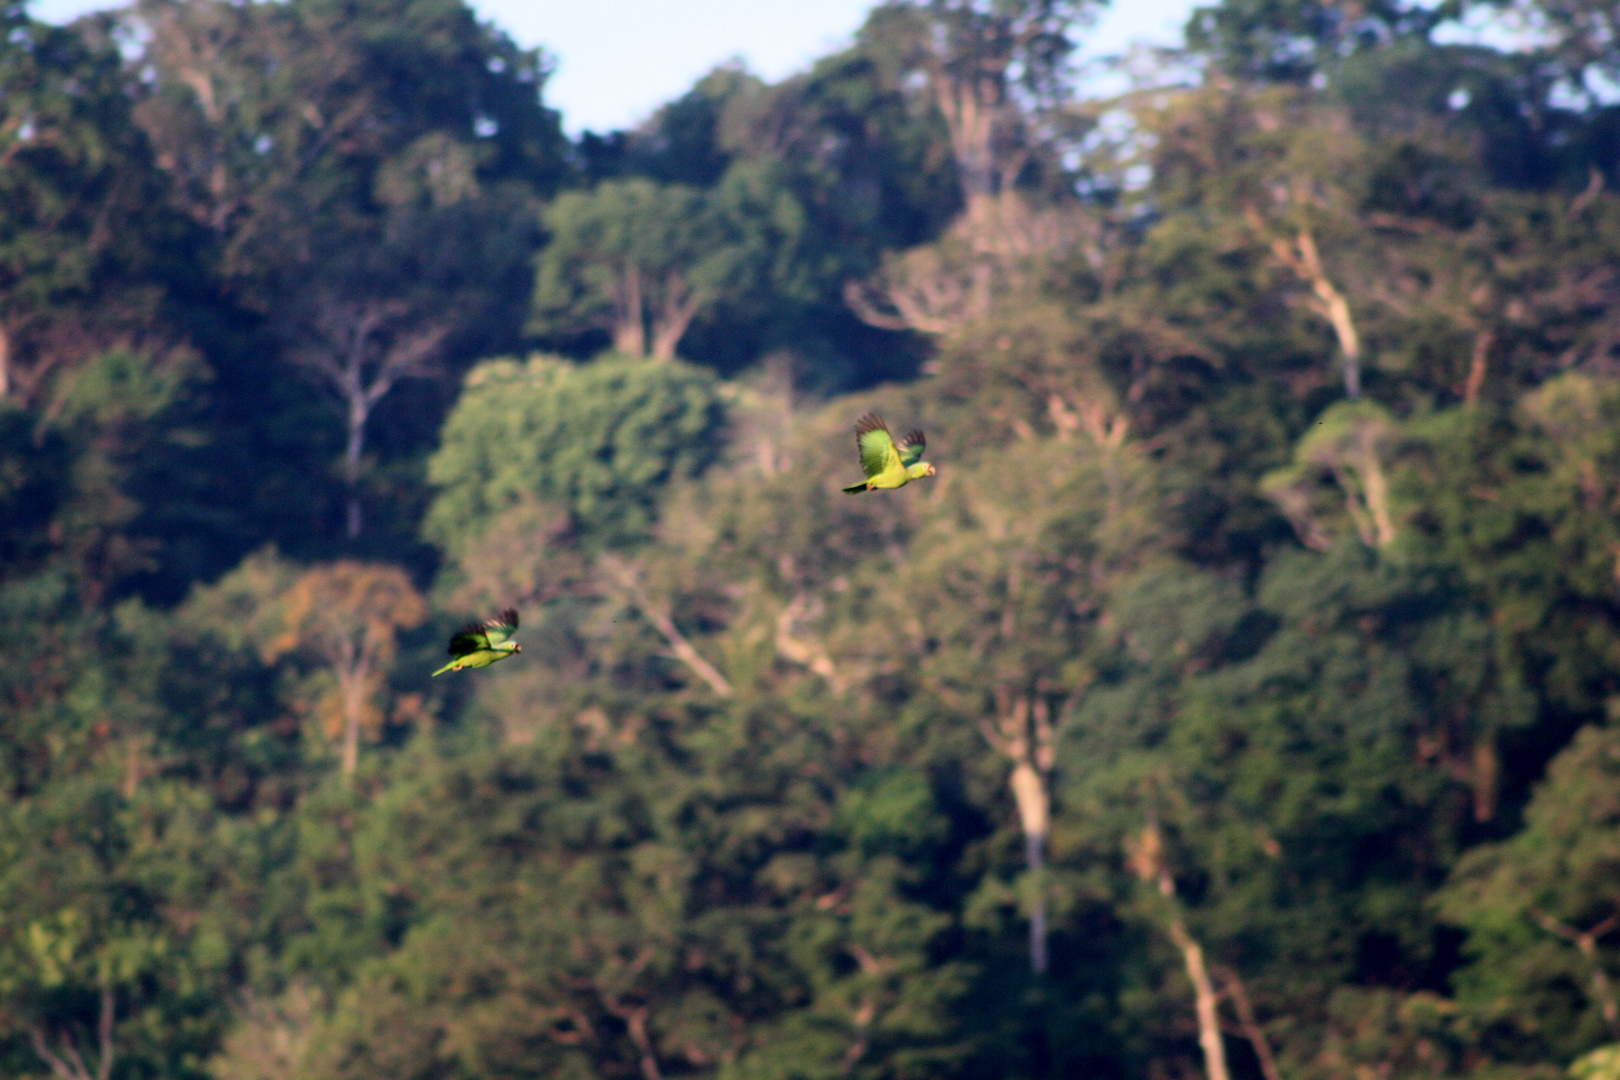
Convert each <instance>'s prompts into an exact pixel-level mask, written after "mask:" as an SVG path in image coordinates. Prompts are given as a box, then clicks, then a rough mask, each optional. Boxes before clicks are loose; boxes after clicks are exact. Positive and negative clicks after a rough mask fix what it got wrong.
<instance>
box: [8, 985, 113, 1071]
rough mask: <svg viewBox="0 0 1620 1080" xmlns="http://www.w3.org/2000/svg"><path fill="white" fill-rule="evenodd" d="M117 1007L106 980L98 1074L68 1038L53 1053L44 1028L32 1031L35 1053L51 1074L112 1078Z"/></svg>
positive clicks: (98, 1033) (98, 1024)
mask: <svg viewBox="0 0 1620 1080" xmlns="http://www.w3.org/2000/svg"><path fill="white" fill-rule="evenodd" d="M113 1005H114V1002H113V989H112V986H111V985H110V984H109V983H108V982H107V981H106V980H105V978H104V979H103V981H102V985H101V1011H100V1015H99V1016H98V1017H97V1019H96V1041H97V1042H98V1043H99V1044H100V1046H99V1047H98V1049H99V1051H100V1055H99V1057H98V1058H97V1060H96V1067H95V1069H94V1070H92V1069H91V1068H90V1066H89V1064H88V1063H87V1062H86V1061H85V1060H84V1055H83V1054H81V1053H79V1049H78V1047H76V1046H74V1045H73V1040H72V1039H70V1038H69V1037H68V1036H66V1035H64V1036H62V1037H61V1038H60V1039H59V1040H58V1046H57V1047H56V1048H55V1049H53V1048H52V1047H51V1045H50V1042H49V1040H48V1039H47V1038H46V1037H45V1032H44V1030H43V1029H42V1028H40V1027H38V1026H33V1027H30V1028H29V1029H28V1038H29V1041H30V1042H31V1043H32V1044H33V1047H34V1053H36V1054H38V1055H39V1056H40V1058H41V1059H43V1060H44V1062H45V1064H46V1065H48V1066H49V1067H50V1070H51V1074H52V1075H53V1076H55V1077H57V1078H58V1080H108V1078H109V1077H110V1076H112V1067H113V1058H114V1053H113Z"/></svg>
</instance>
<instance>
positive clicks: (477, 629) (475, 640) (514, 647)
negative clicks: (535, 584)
mask: <svg viewBox="0 0 1620 1080" xmlns="http://www.w3.org/2000/svg"><path fill="white" fill-rule="evenodd" d="M517 628H518V613H517V609H516V608H507V609H506V610H505V611H503V612H501V613H500V614H499V615H497V616H495V618H493V619H485V620H484V621H483V622H470V623H468V624H467V625H466V626H463V627H462V628H461V629H460V630H457V631H456V636H455V637H453V638H451V639H450V655H451V656H452V657H454V659H452V660H451V661H450V662H449V663H448V664H446V665H444V667H442V668H440V669H439V670H438V671H435V672H434V673H433V674H434V675H443V674H444V673H445V672H447V671H460V670H461V669H462V668H479V667H489V665H491V664H493V663H494V662H495V661H497V660H505V659H506V658H507V657H508V656H511V655H512V654H513V653H520V652H522V651H523V646H521V645H519V644H518V643H517V642H515V641H513V640H511V638H512V635H513V634H514V633H515V632H516V631H517Z"/></svg>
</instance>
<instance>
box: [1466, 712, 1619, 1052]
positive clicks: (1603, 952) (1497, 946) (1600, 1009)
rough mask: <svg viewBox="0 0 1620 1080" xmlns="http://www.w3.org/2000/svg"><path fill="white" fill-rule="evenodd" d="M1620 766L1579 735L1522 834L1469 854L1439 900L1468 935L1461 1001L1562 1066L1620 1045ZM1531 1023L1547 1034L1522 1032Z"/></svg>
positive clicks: (1604, 734) (1603, 734) (1598, 735)
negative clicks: (1528, 1019)
mask: <svg viewBox="0 0 1620 1080" xmlns="http://www.w3.org/2000/svg"><path fill="white" fill-rule="evenodd" d="M1617 761H1620V744H1617V742H1616V739H1615V735H1614V733H1613V732H1612V731H1609V730H1607V729H1605V728H1599V727H1588V728H1585V729H1583V730H1582V731H1581V732H1580V733H1579V734H1578V735H1577V736H1576V737H1575V738H1574V740H1572V741H1571V743H1570V745H1569V746H1568V747H1567V748H1566V749H1565V750H1563V751H1562V752H1561V753H1560V754H1559V756H1558V757H1557V758H1555V759H1554V760H1553V762H1552V764H1551V765H1550V766H1549V767H1548V770H1547V777H1546V779H1545V781H1543V783H1542V784H1541V785H1540V786H1539V787H1538V788H1537V790H1536V793H1535V796H1534V797H1533V798H1532V799H1531V802H1530V805H1529V806H1528V807H1527V808H1526V811H1525V827H1524V829H1523V831H1521V832H1519V833H1518V834H1517V835H1515V836H1513V837H1512V838H1510V839H1508V840H1505V841H1501V842H1498V843H1494V844H1487V845H1483V846H1481V847H1479V848H1476V849H1475V850H1474V851H1471V852H1469V853H1468V855H1466V856H1465V857H1464V858H1463V860H1462V861H1461V862H1460V863H1459V864H1458V865H1457V867H1456V869H1455V870H1454V871H1453V872H1452V878H1451V882H1450V883H1449V884H1448V885H1447V887H1446V889H1445V891H1444V893H1442V894H1441V895H1442V903H1443V904H1444V911H1445V913H1446V915H1447V916H1448V917H1449V918H1451V919H1454V920H1456V921H1457V922H1458V923H1459V924H1461V925H1462V926H1464V927H1465V928H1467V930H1468V931H1469V939H1468V951H1469V956H1470V960H1471V963H1470V964H1469V965H1468V967H1467V968H1466V969H1464V971H1463V973H1462V974H1461V976H1460V979H1459V982H1460V986H1459V990H1460V997H1461V999H1462V1000H1463V1001H1465V1002H1467V1003H1468V1004H1469V1006H1470V1007H1471V1008H1472V1009H1475V1010H1478V1014H1479V1017H1480V1019H1481V1020H1483V1021H1485V1022H1487V1023H1495V1024H1502V1025H1505V1026H1506V1027H1508V1028H1509V1029H1511V1030H1512V1031H1513V1033H1514V1036H1515V1037H1516V1039H1517V1040H1519V1041H1521V1042H1526V1043H1529V1044H1530V1045H1533V1046H1536V1048H1537V1050H1539V1051H1540V1052H1541V1053H1542V1054H1546V1053H1550V1054H1552V1055H1554V1056H1555V1057H1557V1058H1560V1059H1566V1060H1567V1059H1569V1058H1573V1057H1574V1056H1575V1055H1577V1054H1579V1053H1582V1052H1583V1051H1586V1050H1589V1049H1592V1048H1593V1047H1594V1046H1596V1045H1597V1044H1599V1043H1605V1042H1612V1041H1614V1039H1615V1038H1616V1035H1617V1034H1620V993H1617V991H1616V989H1615V987H1614V985H1613V973H1614V971H1615V967H1614V965H1615V955H1614V947H1613V944H1612V935H1613V932H1614V931H1615V930H1616V928H1620V910H1617V909H1616V908H1615V904H1614V896H1613V889H1612V888H1611V885H1610V883H1611V882H1612V880H1613V875H1614V873H1615V869H1616V868H1615V865H1614V854H1613V852H1614V836H1615V828H1616V825H1617V823H1620V811H1617V807H1616V805H1615V800H1614V795H1613V792H1614V779H1613V778H1614V774H1615V770H1616V762H1617ZM1605 939H1611V940H1609V941H1606V940H1605ZM1509 1002H1511V1003H1513V1007H1511V1008H1504V1005H1507V1004H1508V1003H1509ZM1526 1004H1529V1006H1530V1009H1531V1010H1532V1011H1531V1012H1528V1013H1527V1012H1524V1011H1523V1009H1524V1006H1525V1005H1526ZM1529 1015H1534V1016H1538V1017H1541V1018H1543V1020H1544V1023H1543V1024H1541V1025H1536V1026H1531V1025H1525V1024H1523V1023H1522V1019H1521V1018H1522V1017H1525V1016H1529Z"/></svg>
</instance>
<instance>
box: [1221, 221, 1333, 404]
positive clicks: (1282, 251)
mask: <svg viewBox="0 0 1620 1080" xmlns="http://www.w3.org/2000/svg"><path fill="white" fill-rule="evenodd" d="M1244 216H1245V217H1247V218H1248V220H1249V224H1250V225H1251V226H1252V227H1253V228H1254V229H1255V231H1257V232H1260V233H1269V232H1270V231H1271V230H1270V229H1268V228H1267V227H1266V225H1265V221H1264V219H1262V218H1261V216H1260V212H1259V211H1258V210H1256V209H1255V208H1254V207H1252V206H1251V207H1247V208H1246V209H1245V210H1244ZM1271 252H1272V254H1273V255H1275V256H1276V257H1277V261H1278V262H1280V263H1282V264H1283V265H1284V266H1286V267H1287V268H1288V269H1289V270H1290V271H1292V272H1293V274H1294V276H1295V277H1297V278H1299V279H1300V280H1301V281H1303V282H1304V283H1305V284H1307V285H1309V286H1310V287H1311V303H1310V308H1311V310H1312V311H1314V312H1316V313H1317V314H1318V315H1320V316H1322V318H1324V319H1326V320H1327V321H1328V325H1329V326H1331V327H1333V335H1334V337H1335V338H1337V339H1338V342H1339V353H1340V358H1341V361H1342V363H1343V365H1344V394H1345V396H1346V397H1348V398H1350V399H1351V400H1354V399H1356V398H1359V397H1360V396H1361V335H1360V334H1359V333H1358V332H1357V331H1356V322H1355V319H1354V318H1353V317H1352V316H1351V313H1350V301H1349V300H1347V299H1345V296H1344V293H1342V292H1340V291H1339V288H1338V286H1337V285H1335V284H1334V283H1333V279H1332V278H1330V277H1328V273H1327V270H1326V269H1325V268H1324V267H1323V265H1322V253H1321V251H1320V250H1318V248H1317V246H1316V237H1315V236H1313V235H1312V234H1311V230H1310V229H1308V228H1305V227H1303V226H1301V228H1300V230H1299V232H1298V233H1297V234H1296V235H1295V237H1294V240H1293V242H1292V243H1290V242H1289V241H1287V240H1284V239H1283V238H1282V237H1276V236H1274V237H1272V239H1271Z"/></svg>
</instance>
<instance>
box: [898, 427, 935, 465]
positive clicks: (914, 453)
mask: <svg viewBox="0 0 1620 1080" xmlns="http://www.w3.org/2000/svg"><path fill="white" fill-rule="evenodd" d="M927 447H928V440H927V439H926V438H924V437H923V433H922V432H920V431H913V432H912V433H911V434H910V435H907V436H906V437H905V438H903V439H901V440H900V464H902V465H904V466H905V467H906V468H908V469H909V468H911V467H912V466H913V465H915V464H917V462H919V461H921V460H922V456H923V451H924V450H925V449H927Z"/></svg>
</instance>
